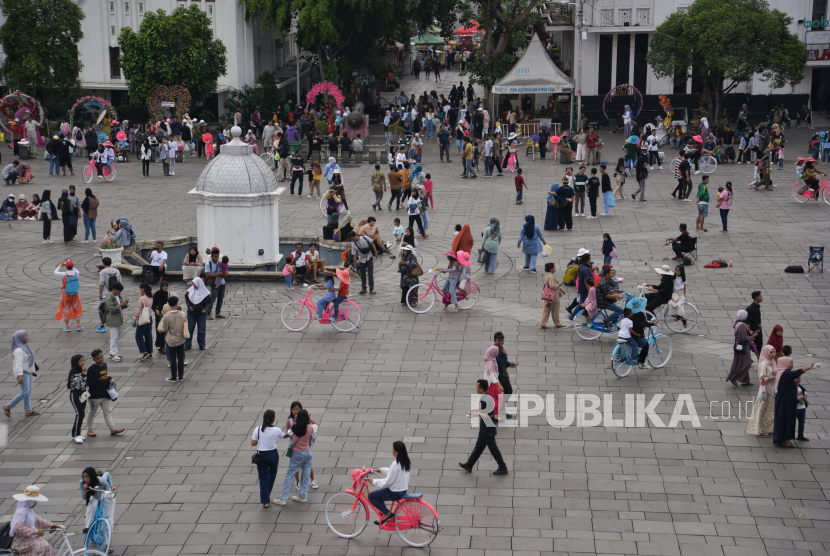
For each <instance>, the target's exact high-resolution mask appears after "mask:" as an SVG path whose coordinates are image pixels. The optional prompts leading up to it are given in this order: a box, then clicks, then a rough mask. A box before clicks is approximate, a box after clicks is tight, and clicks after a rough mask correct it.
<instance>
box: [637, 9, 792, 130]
mask: <svg viewBox="0 0 830 556" xmlns="http://www.w3.org/2000/svg"><path fill="white" fill-rule="evenodd" d="M791 23H792V18H790V17H788V16H787V15H786V14H784V13H783V12H780V11H778V10H770V9H769V5H768V4H767V3H766V2H765V1H764V0H696V1H695V3H694V4H692V5H691V6H690V7H689V11H688V12H675V13H673V14H671V15H670V16H669V17H668V18H667V19H666V21H665V22H663V24H661V25H660V26H659V27H658V28H657V31H656V32H655V34H654V37H653V38H652V40H651V44H650V52H649V53H648V62H649V64H650V65H651V66H652V68H653V70H654V73H655V75H657V76H658V77H674V76H677V75H686V73H687V71H688V68H690V67H692V66H694V68H695V73H696V74H698V75H699V76H700V78H701V79H702V80H703V82H704V86H705V88H706V90H707V92H709V93H710V94H709V96H708V98H709V107H708V112H709V113H711V114H720V113H721V110H720V108H721V105H722V102H723V95H725V94H727V93H729V92H731V91H733V90H734V89H735V88H736V87H737V86H738V85H739V84H740V83H742V82H746V81H749V80H750V79H752V77H753V76H754V75H760V76H761V78H762V79H763V80H765V81H769V82H770V85H771V86H772V87H774V88H782V87H785V86H787V85H796V84H798V83H799V82H801V80H802V78H803V77H804V73H803V72H804V66H805V64H806V61H807V55H806V53H805V50H804V44H803V43H802V42H801V41H800V40H799V39H798V37H797V36H796V35H795V34H793V33H791V32H790V30H789V26H790V24H791ZM709 123H710V124H712V125H716V124H718V122H713V121H711V119H710V122H709Z"/></svg>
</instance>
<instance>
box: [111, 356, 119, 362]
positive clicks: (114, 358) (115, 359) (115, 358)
mask: <svg viewBox="0 0 830 556" xmlns="http://www.w3.org/2000/svg"><path fill="white" fill-rule="evenodd" d="M110 359H112V360H113V361H115V362H116V363H118V362H119V361H121V356H120V355H110Z"/></svg>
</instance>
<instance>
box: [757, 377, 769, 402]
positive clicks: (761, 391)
mask: <svg viewBox="0 0 830 556" xmlns="http://www.w3.org/2000/svg"><path fill="white" fill-rule="evenodd" d="M758 401H759V402H765V401H767V388H766V386H764V381H763V380H762V381H761V386H759V387H758Z"/></svg>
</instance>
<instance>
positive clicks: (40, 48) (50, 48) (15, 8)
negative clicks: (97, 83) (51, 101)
mask: <svg viewBox="0 0 830 556" xmlns="http://www.w3.org/2000/svg"><path fill="white" fill-rule="evenodd" d="M0 10H2V11H3V15H4V16H5V17H6V22H5V23H4V24H3V26H2V27H0V45H2V46H3V52H4V53H5V55H6V59H5V61H4V62H3V66H2V68H0V79H2V81H3V84H4V85H5V87H6V89H7V90H12V91H13V90H15V89H19V90H20V91H22V92H24V93H27V94H30V95H33V96H35V97H41V100H42V95H43V93H44V92H48V93H50V94H55V95H58V96H60V95H65V94H67V93H69V92H70V91H73V90H75V89H79V88H80V85H81V82H80V72H81V68H82V67H83V65H82V64H81V60H80V58H79V56H78V41H80V40H81V39H82V38H83V36H84V34H83V32H82V31H81V21H82V20H83V19H84V12H83V10H81V8H80V7H78V5H77V4H75V3H74V2H72V0H0Z"/></svg>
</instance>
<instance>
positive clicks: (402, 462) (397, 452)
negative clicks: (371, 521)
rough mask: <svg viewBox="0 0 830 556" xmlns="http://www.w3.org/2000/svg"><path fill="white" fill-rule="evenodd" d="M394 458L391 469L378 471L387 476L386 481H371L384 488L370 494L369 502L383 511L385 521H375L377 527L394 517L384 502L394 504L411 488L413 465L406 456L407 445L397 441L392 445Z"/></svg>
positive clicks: (386, 468) (382, 468) (384, 468)
mask: <svg viewBox="0 0 830 556" xmlns="http://www.w3.org/2000/svg"><path fill="white" fill-rule="evenodd" d="M392 456H393V457H394V458H395V461H393V462H392V465H390V466H389V467H381V468H380V469H379V470H378V471H380V472H381V473H383V474H384V475H386V478H384V479H370V481H369V482H371V483H372V484H373V485H375V486H378V487H383V488H380V489H378V490H373V491H372V492H370V493H369V502H371V503H372V505H373V506H374V507H376V508H377V509H378V510H380V511H381V513H382V514H383V519H381V520H380V521H375V525H383V524H384V523H386V522H387V521H389V520H390V519H392V518H393V517H394V514H392V513H391V512H390V511H389V510H388V509H387V507H386V504H384V502H392V501H394V500H398V499H399V498H402V497H403V496H404V495H406V491H407V489H408V488H409V469H410V467H411V464H410V462H409V456H408V455H407V454H406V444H404V443H403V442H401V441H400V440H396V441H395V442H394V443H393V444H392Z"/></svg>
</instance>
